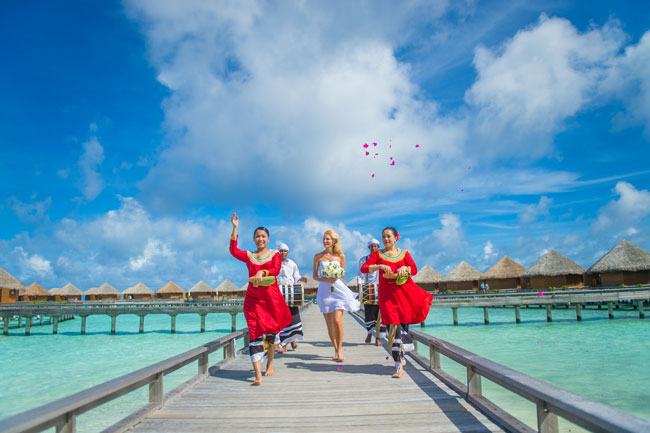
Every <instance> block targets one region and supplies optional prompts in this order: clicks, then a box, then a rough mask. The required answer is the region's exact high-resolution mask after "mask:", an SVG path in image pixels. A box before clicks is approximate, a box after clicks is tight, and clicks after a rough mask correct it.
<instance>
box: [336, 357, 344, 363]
mask: <svg viewBox="0 0 650 433" xmlns="http://www.w3.org/2000/svg"><path fill="white" fill-rule="evenodd" d="M338 358H339V359H337V361H338V362H343V361H345V358H344V357H343V355H339V356H338Z"/></svg>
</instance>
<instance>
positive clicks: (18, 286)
mask: <svg viewBox="0 0 650 433" xmlns="http://www.w3.org/2000/svg"><path fill="white" fill-rule="evenodd" d="M0 288H2V289H14V290H25V285H24V284H23V283H21V282H20V281H18V280H17V279H16V278H15V277H14V276H13V275H11V274H10V273H9V272H7V271H5V270H4V269H2V268H0Z"/></svg>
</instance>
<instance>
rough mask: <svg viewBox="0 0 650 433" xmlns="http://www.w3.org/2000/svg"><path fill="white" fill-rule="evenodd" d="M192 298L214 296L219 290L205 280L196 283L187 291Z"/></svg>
mask: <svg viewBox="0 0 650 433" xmlns="http://www.w3.org/2000/svg"><path fill="white" fill-rule="evenodd" d="M187 293H188V294H189V295H190V296H191V297H192V298H212V297H214V296H215V295H216V294H217V292H216V290H214V289H213V288H212V287H210V286H208V284H207V283H206V282H204V281H203V280H201V281H199V282H198V283H196V284H195V285H194V286H192V288H191V289H190V290H188V292H187Z"/></svg>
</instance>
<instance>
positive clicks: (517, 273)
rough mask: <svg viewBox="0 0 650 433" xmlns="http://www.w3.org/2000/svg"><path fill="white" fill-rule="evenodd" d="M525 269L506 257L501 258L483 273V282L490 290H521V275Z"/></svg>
mask: <svg viewBox="0 0 650 433" xmlns="http://www.w3.org/2000/svg"><path fill="white" fill-rule="evenodd" d="M524 272H526V268H524V267H523V266H521V265H520V264H519V263H517V262H515V261H514V260H512V259H511V258H510V257H508V256H503V257H502V258H501V260H499V261H498V262H496V263H495V264H494V266H492V267H491V268H490V269H488V270H487V271H485V272H484V273H483V281H484V282H485V283H487V285H488V286H489V287H490V289H521V287H522V284H521V283H522V277H521V276H522V275H523V274H524Z"/></svg>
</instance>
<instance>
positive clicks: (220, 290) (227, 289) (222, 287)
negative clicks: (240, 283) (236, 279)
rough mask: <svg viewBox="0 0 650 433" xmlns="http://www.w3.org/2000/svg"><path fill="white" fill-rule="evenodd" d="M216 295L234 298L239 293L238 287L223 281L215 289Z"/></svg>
mask: <svg viewBox="0 0 650 433" xmlns="http://www.w3.org/2000/svg"><path fill="white" fill-rule="evenodd" d="M216 292H217V295H219V296H222V297H227V298H234V297H236V296H237V293H238V292H239V287H237V286H236V285H235V283H233V282H232V281H230V280H224V281H223V282H222V283H221V284H219V285H218V286H217V288H216Z"/></svg>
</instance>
